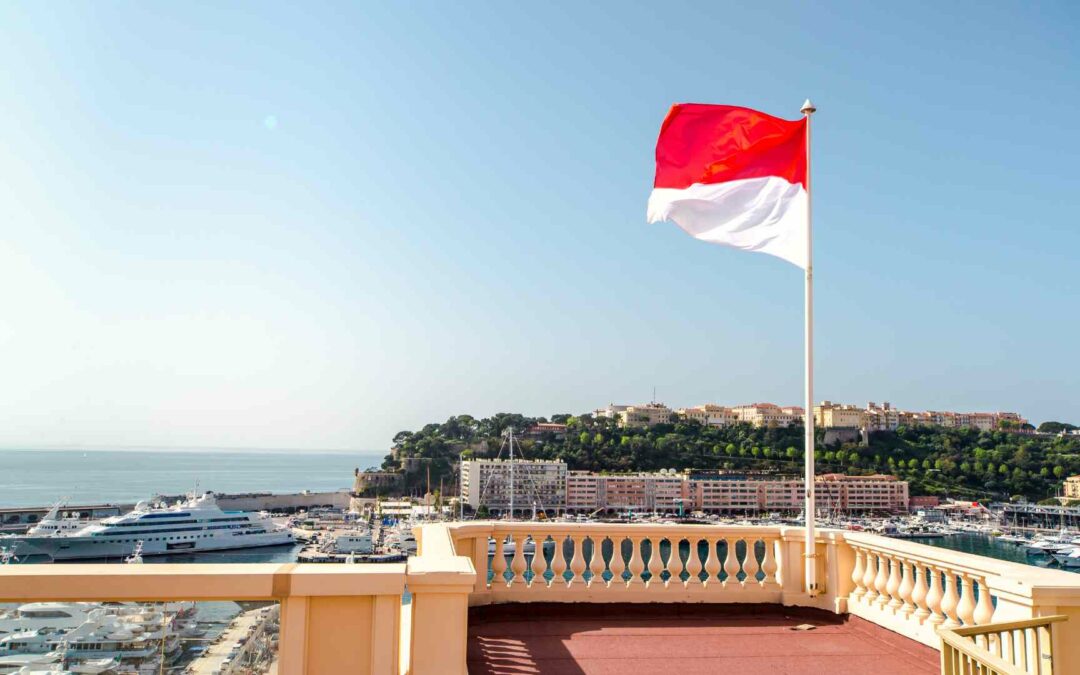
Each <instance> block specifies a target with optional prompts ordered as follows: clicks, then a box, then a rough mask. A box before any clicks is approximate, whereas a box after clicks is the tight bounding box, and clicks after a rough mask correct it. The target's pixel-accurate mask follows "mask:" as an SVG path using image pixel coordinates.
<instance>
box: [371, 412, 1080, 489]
mask: <svg viewBox="0 0 1080 675" xmlns="http://www.w3.org/2000/svg"><path fill="white" fill-rule="evenodd" d="M538 421H548V420H547V419H545V418H529V417H525V416H523V415H518V414H508V413H501V414H499V415H495V416H493V417H490V418H485V419H475V418H473V417H471V416H469V415H459V416H457V417H452V418H450V419H449V420H447V421H446V422H445V423H443V424H428V425H426V426H425V427H424V428H422V429H420V430H419V431H415V432H409V431H402V432H401V433H399V434H397V435H396V436H395V437H394V446H395V448H394V451H393V453H392V454H391V455H388V456H387V457H386V460H385V461H384V462H383V467H384V468H386V469H397V468H399V467H400V466H402V465H403V464H405V463H407V462H403V461H402V460H412V461H411V462H408V463H409V464H411V468H412V469H413V471H411V472H410V473H408V474H407V475H406V483H405V487H406V491H407V492H417V491H422V490H423V489H424V487H425V486H426V485H427V479H428V475H429V472H430V476H431V481H432V485H433V486H437V485H438V483H439V481H440V479H443V480H444V481H445V482H446V484H448V485H449V484H453V483H454V482H455V481H456V476H455V475H454V473H453V472H454V465H455V464H456V463H457V461H458V456H459V455H460V454H462V453H465V454H466V456H478V457H494V456H496V454H497V453H498V451H499V448H500V444H501V438H500V435H501V433H502V432H503V431H504V430H505V429H506V428H507V427H513V429H514V430H515V432H516V433H521V432H522V431H524V430H525V429H527V428H528V427H529V426H531V425H532V424H533V423H535V422H538ZM550 421H552V422H563V423H566V424H567V425H568V429H567V433H566V435H565V437H564V438H556V437H555V435H554V434H544V435H543V436H542V437H541V438H539V439H533V440H523V441H521V442H520V447H521V450H522V451H523V454H524V455H525V457H527V458H530V459H562V460H564V461H565V462H566V463H567V464H568V465H569V467H570V468H571V469H584V470H590V471H598V472H605V471H606V472H626V471H655V470H659V469H677V470H683V469H729V470H736V471H768V472H774V473H781V474H791V475H797V474H799V473H800V472H801V467H802V459H803V442H802V433H803V430H802V427H801V426H793V427H782V428H781V427H773V428H755V427H752V426H750V425H748V424H736V425H733V426H729V427H723V428H715V427H705V426H702V425H701V424H699V423H697V422H694V421H690V420H681V421H679V422H677V423H675V424H660V425H655V426H652V427H648V428H640V429H623V428H619V427H618V426H617V425H616V423H615V421H614V420H610V419H606V418H593V417H592V416H591V415H580V416H572V415H553V416H552V418H551V420H550ZM822 438H823V436H822V435H821V434H820V432H819V439H818V446H817V447H818V452H817V462H816V464H817V467H816V468H817V471H818V473H827V472H843V473H848V474H852V475H865V474H871V473H889V474H894V475H896V476H899V477H901V478H903V479H905V480H908V481H910V482H911V492H912V494H935V495H942V496H950V497H960V498H971V499H1008V498H1015V497H1020V496H1022V497H1027V498H1029V499H1032V500H1039V499H1043V498H1046V497H1049V496H1052V495H1054V494H1055V492H1056V490H1057V488H1058V487H1059V486H1060V484H1061V481H1062V479H1063V478H1064V477H1066V476H1068V475H1072V474H1077V473H1080V437H1077V436H1067V437H1059V436H1044V435H1028V434H1017V433H1008V432H1004V431H986V432H980V431H978V430H975V429H945V428H940V427H908V428H903V427H902V428H900V429H897V430H896V431H895V432H876V433H874V434H872V435H871V437H870V444H869V446H866V447H863V446H861V445H859V444H856V443H834V444H832V445H829V446H824V445H823V444H822ZM503 456H504V457H505V456H506V455H505V452H504V455H503Z"/></svg>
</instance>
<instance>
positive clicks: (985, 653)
mask: <svg viewBox="0 0 1080 675" xmlns="http://www.w3.org/2000/svg"><path fill="white" fill-rule="evenodd" d="M1067 619H1068V617H1067V616H1064V615H1056V616H1044V617H1039V618H1037V619H1027V620H1025V621H1008V622H1004V623H994V624H989V625H985V626H969V627H966V628H942V629H940V630H939V631H938V634H939V635H940V636H941V673H942V675H968V674H969V673H979V674H980V675H1053V673H1054V649H1053V645H1054V642H1053V638H1052V635H1053V624H1055V623H1059V622H1061V621H1066V620H1067Z"/></svg>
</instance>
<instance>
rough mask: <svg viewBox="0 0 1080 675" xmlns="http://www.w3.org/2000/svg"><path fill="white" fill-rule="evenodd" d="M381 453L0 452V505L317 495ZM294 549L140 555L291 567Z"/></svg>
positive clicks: (373, 463) (342, 484) (154, 559)
mask: <svg viewBox="0 0 1080 675" xmlns="http://www.w3.org/2000/svg"><path fill="white" fill-rule="evenodd" d="M383 456H384V455H383V453H378V452H373V451H367V452H313V451H304V450H202V449H200V450H20V449H0V508H3V507H16V506H45V505H48V504H52V503H53V502H55V501H57V500H58V499H60V498H62V497H64V498H67V499H68V501H69V502H70V503H72V504H109V503H120V504H131V503H135V502H137V501H139V500H142V499H148V498H149V497H151V496H153V495H157V494H161V495H180V494H184V493H186V492H190V491H192V490H193V489H195V487H196V485H197V486H198V489H199V490H200V491H212V492H228V493H238V492H286V493H287V492H301V491H303V490H311V491H312V492H325V491H330V490H341V489H347V488H349V487H351V486H352V477H353V471H354V470H355V469H357V468H359V469H361V470H363V469H366V468H370V467H377V466H379V465H380V464H382V460H383ZM299 549H300V547H299V545H297V546H275V547H269V548H258V549H244V550H240V551H208V552H205V553H195V554H190V555H177V556H147V557H146V559H145V562H146V563H148V564H153V563H173V562H184V563H196V562H198V563H222V562H230V563H242V562H292V561H295V560H296V554H297V553H298V552H299Z"/></svg>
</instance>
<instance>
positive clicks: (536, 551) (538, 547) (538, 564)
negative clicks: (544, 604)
mask: <svg viewBox="0 0 1080 675" xmlns="http://www.w3.org/2000/svg"><path fill="white" fill-rule="evenodd" d="M545 541H547V537H546V536H541V537H539V538H536V537H533V547H534V548H533V557H532V562H531V563H530V564H529V571H530V572H532V581H530V582H529V588H535V589H536V590H540V589H541V588H547V584H548V582H547V579H545V578H544V572H545V571H546V570H547V562H546V561H545V560H544V542H545Z"/></svg>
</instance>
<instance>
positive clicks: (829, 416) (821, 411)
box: [814, 401, 867, 429]
mask: <svg viewBox="0 0 1080 675" xmlns="http://www.w3.org/2000/svg"><path fill="white" fill-rule="evenodd" d="M814 424H816V425H817V426H818V427H820V428H822V429H862V428H863V427H864V426H866V424H867V414H866V411H864V410H863V409H862V408H860V407H858V406H855V405H841V404H839V403H833V402H832V401H822V402H821V404H820V405H816V406H814Z"/></svg>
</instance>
